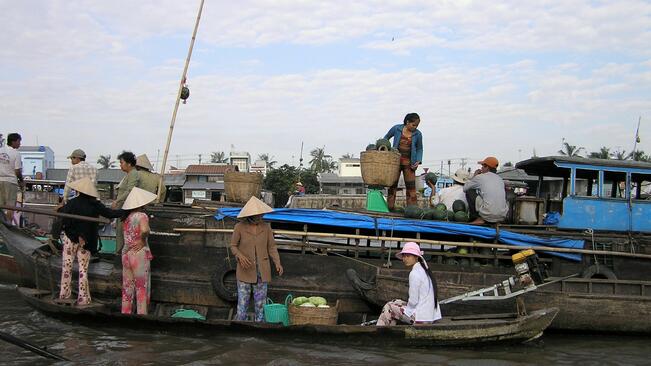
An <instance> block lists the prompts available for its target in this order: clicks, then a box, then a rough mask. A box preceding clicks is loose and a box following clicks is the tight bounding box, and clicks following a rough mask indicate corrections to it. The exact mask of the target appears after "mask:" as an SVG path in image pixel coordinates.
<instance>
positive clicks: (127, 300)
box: [122, 187, 157, 315]
mask: <svg viewBox="0 0 651 366" xmlns="http://www.w3.org/2000/svg"><path fill="white" fill-rule="evenodd" d="M156 197H157V196H156V195H155V194H153V193H151V192H147V191H145V190H144V189H141V188H138V187H134V188H133V189H131V192H130V193H129V196H127V199H126V200H125V201H124V204H123V205H122V209H123V210H125V211H129V215H128V216H127V218H126V219H124V221H123V223H122V229H123V232H124V246H123V247H122V314H131V313H132V312H133V302H134V300H135V301H136V310H137V313H138V314H139V315H146V314H147V308H148V306H149V291H150V283H151V272H150V263H149V262H150V261H151V260H152V259H153V258H154V257H153V256H152V255H151V251H150V250H149V245H148V243H147V238H148V237H149V232H150V230H149V217H148V216H147V214H146V213H145V212H144V211H143V209H144V207H145V206H146V205H147V204H148V203H151V202H153V201H154V200H156Z"/></svg>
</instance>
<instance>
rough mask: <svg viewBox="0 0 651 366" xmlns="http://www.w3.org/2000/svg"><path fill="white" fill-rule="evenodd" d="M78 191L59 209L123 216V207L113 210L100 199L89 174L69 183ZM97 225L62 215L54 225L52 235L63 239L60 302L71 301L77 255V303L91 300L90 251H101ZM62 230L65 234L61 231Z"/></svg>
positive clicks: (95, 215)
mask: <svg viewBox="0 0 651 366" xmlns="http://www.w3.org/2000/svg"><path fill="white" fill-rule="evenodd" d="M69 187H70V188H72V189H74V190H75V191H77V193H78V195H77V196H76V197H75V198H73V199H71V200H69V201H68V202H67V203H66V204H65V205H64V206H62V207H61V208H59V209H58V212H61V213H68V214H74V215H80V216H89V217H99V216H104V217H108V218H116V217H120V216H122V215H123V214H124V211H122V210H111V209H109V208H107V207H106V206H104V205H103V204H102V203H101V202H100V201H98V200H97V198H98V197H99V194H98V193H97V189H96V188H95V183H93V182H92V181H91V180H90V179H89V178H87V177H86V178H82V179H78V180H76V181H74V182H72V183H70V184H69ZM97 229H98V225H97V223H96V222H90V221H81V220H75V219H70V218H65V219H59V220H56V221H55V222H54V224H53V225H52V238H53V239H55V240H56V239H59V238H61V239H62V240H63V253H62V256H61V257H62V258H61V289H60V290H59V299H58V300H57V302H72V299H71V297H72V286H71V282H72V268H73V262H74V260H75V258H77V261H78V262H79V291H78V295H77V305H80V306H83V305H89V304H90V303H91V300H92V298H91V295H90V287H89V285H88V266H89V263H90V256H91V254H95V253H97V252H98V251H99V248H98V245H97V244H98V235H97ZM62 231H63V235H61V232H62Z"/></svg>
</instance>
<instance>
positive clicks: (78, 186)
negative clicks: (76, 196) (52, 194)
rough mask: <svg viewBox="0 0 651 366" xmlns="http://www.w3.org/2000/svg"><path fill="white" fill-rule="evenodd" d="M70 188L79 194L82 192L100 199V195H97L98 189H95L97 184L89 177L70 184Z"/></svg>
mask: <svg viewBox="0 0 651 366" xmlns="http://www.w3.org/2000/svg"><path fill="white" fill-rule="evenodd" d="M68 186H69V187H70V188H72V189H74V190H75V191H77V192H81V193H84V194H87V195H89V196H93V197H95V198H99V193H97V188H95V184H94V183H93V181H92V180H90V178H88V177H84V178H81V179H78V180H76V181H74V182H71V183H70V184H68Z"/></svg>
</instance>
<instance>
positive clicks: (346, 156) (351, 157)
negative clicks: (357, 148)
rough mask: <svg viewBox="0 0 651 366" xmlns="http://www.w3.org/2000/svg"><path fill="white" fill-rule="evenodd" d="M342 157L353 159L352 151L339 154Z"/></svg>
mask: <svg viewBox="0 0 651 366" xmlns="http://www.w3.org/2000/svg"><path fill="white" fill-rule="evenodd" d="M341 158H342V159H355V154H353V153H345V154H343V155H342V156H341Z"/></svg>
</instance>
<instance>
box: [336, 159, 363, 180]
mask: <svg viewBox="0 0 651 366" xmlns="http://www.w3.org/2000/svg"><path fill="white" fill-rule="evenodd" d="M339 176H340V177H361V176H362V168H361V165H360V162H359V159H356V158H353V159H344V158H341V159H339Z"/></svg>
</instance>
